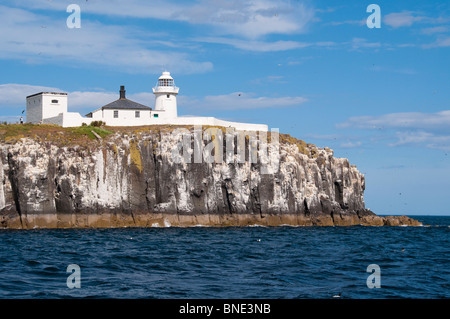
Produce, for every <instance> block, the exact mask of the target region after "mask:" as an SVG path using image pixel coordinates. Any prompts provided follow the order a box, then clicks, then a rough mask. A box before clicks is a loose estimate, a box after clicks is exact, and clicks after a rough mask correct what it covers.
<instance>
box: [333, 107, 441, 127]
mask: <svg viewBox="0 0 450 319" xmlns="http://www.w3.org/2000/svg"><path fill="white" fill-rule="evenodd" d="M337 128H363V129H383V128H394V129H398V128H402V129H405V128H408V129H411V128H413V129H449V128H450V110H444V111H440V112H437V113H421V112H404V113H389V114H383V115H379V116H356V117H351V118H349V119H348V120H347V121H345V122H344V123H340V124H338V125H337Z"/></svg>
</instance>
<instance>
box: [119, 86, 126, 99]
mask: <svg viewBox="0 0 450 319" xmlns="http://www.w3.org/2000/svg"><path fill="white" fill-rule="evenodd" d="M120 98H121V99H124V98H125V86H124V85H121V86H120Z"/></svg>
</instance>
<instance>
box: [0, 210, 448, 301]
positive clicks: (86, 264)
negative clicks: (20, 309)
mask: <svg viewBox="0 0 450 319" xmlns="http://www.w3.org/2000/svg"><path fill="white" fill-rule="evenodd" d="M414 218H416V219H419V220H420V221H422V222H423V223H424V224H430V225H433V226H431V227H363V226H353V227H242V228H239V227H231V228H210V227H193V228H122V229H84V230H76V229H66V230H26V231H22V230H20V231H19V230H1V231H0V245H1V250H0V278H1V280H0V298H171V299H172V298H220V299H222V298H227V299H228V298H233V299H235V298H239V299H240V298H269V299H274V298H283V299H290V298H332V296H333V295H336V294H338V293H341V294H342V298H450V236H449V235H450V217H429V216H423V217H422V216H420V217H418V216H414ZM436 225H437V226H436ZM69 264H77V265H79V266H80V271H81V277H80V283H81V287H80V288H78V289H77V288H74V289H69V288H68V287H67V284H66V280H67V277H68V276H69V275H70V273H66V269H67V266H68V265H69ZM370 264H377V265H379V267H380V270H381V272H380V284H381V287H380V288H373V289H369V288H368V287H367V284H366V280H367V278H368V276H370V275H371V274H370V273H368V272H366V270H367V266H368V265H370Z"/></svg>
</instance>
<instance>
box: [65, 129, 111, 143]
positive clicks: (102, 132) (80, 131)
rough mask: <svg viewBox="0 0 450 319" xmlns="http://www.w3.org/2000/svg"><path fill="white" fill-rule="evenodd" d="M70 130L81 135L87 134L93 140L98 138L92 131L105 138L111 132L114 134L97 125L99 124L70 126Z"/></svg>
mask: <svg viewBox="0 0 450 319" xmlns="http://www.w3.org/2000/svg"><path fill="white" fill-rule="evenodd" d="M70 130H71V131H72V133H74V134H76V135H79V136H83V135H84V136H87V137H88V138H90V139H91V140H94V139H96V137H95V135H94V134H93V133H92V131H94V132H95V133H97V134H98V135H99V136H100V137H101V138H104V137H106V136H108V135H109V134H112V133H113V132H111V131H108V130H105V129H103V128H101V127H97V126H80V127H73V128H70Z"/></svg>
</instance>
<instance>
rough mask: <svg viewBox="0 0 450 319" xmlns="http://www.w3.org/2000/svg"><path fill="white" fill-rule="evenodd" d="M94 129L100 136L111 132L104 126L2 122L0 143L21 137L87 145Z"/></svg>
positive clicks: (7, 142)
mask: <svg viewBox="0 0 450 319" xmlns="http://www.w3.org/2000/svg"><path fill="white" fill-rule="evenodd" d="M92 131H94V132H95V133H97V134H98V135H100V136H101V137H102V138H104V137H106V136H108V135H109V134H112V133H113V132H112V131H109V130H107V129H105V128H100V127H94V126H80V127H72V128H64V127H61V126H58V125H52V124H7V125H5V124H2V125H0V143H2V144H15V143H17V142H18V141H19V140H20V139H21V138H31V139H33V140H36V141H41V142H51V143H52V144H54V145H56V146H71V145H84V144H85V145H87V144H92V140H93V139H95V136H94V134H93V133H92Z"/></svg>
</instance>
